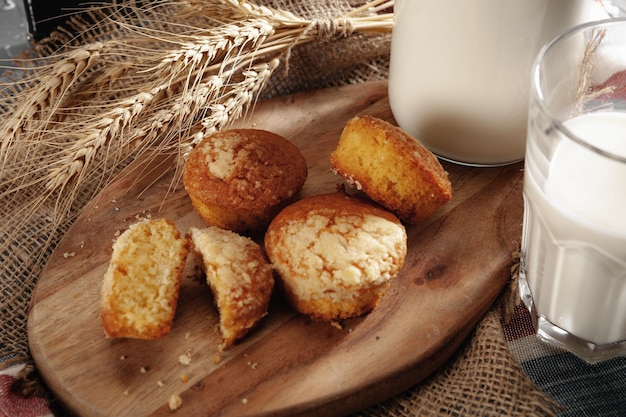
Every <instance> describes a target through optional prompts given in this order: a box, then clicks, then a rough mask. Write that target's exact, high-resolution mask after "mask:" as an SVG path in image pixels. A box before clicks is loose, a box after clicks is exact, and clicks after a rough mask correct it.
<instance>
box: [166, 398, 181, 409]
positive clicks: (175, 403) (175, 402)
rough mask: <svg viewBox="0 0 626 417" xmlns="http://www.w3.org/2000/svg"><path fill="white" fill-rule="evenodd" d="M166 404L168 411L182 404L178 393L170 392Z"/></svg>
mask: <svg viewBox="0 0 626 417" xmlns="http://www.w3.org/2000/svg"><path fill="white" fill-rule="evenodd" d="M168 405H169V406H170V411H176V410H178V409H179V408H180V407H181V406H182V405H183V399H182V398H180V395H178V394H172V395H171V397H170V400H169V401H168Z"/></svg>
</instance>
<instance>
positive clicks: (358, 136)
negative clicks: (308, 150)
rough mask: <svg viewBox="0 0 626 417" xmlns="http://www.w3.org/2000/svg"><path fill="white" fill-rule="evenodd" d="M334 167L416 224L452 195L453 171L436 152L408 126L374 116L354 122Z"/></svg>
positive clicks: (336, 154)
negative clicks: (449, 174)
mask: <svg viewBox="0 0 626 417" xmlns="http://www.w3.org/2000/svg"><path fill="white" fill-rule="evenodd" d="M330 166H331V169H332V170H333V171H334V172H335V173H337V174H339V175H341V176H342V177H343V178H344V179H345V180H346V181H347V182H348V183H349V184H351V185H352V186H353V187H355V188H356V189H358V190H362V191H363V192H364V193H365V194H367V195H368V196H369V197H370V198H371V199H372V200H374V201H376V202H378V203H380V204H381V205H383V206H384V207H386V208H387V209H388V210H391V211H392V212H394V213H395V214H396V215H397V216H398V217H400V219H402V220H403V221H405V222H407V223H410V224H418V223H420V222H422V221H423V220H425V219H426V218H428V217H429V216H430V215H431V214H433V213H434V211H435V210H437V208H439V207H440V206H442V205H444V204H445V203H447V202H448V201H449V200H450V199H451V198H452V186H451V184H450V180H449V179H448V174H447V173H446V172H445V171H444V169H443V167H442V166H441V164H440V163H439V161H438V160H437V158H436V157H435V156H434V155H433V154H432V152H430V151H429V150H428V149H426V148H425V147H424V146H423V145H422V144H421V143H419V142H418V141H417V140H416V139H414V138H413V137H411V136H409V135H408V134H407V133H406V132H405V131H404V130H402V129H400V128H399V127H397V126H394V125H392V124H391V123H388V122H386V121H384V120H381V119H378V118H375V117H372V116H363V117H355V118H353V119H351V120H350V121H348V123H347V124H346V126H345V128H344V130H343V132H342V134H341V138H340V140H339V144H338V145H337V148H336V149H335V150H334V151H333V152H332V153H331V156H330Z"/></svg>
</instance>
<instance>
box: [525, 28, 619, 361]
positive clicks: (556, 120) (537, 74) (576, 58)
mask: <svg viewBox="0 0 626 417" xmlns="http://www.w3.org/2000/svg"><path fill="white" fill-rule="evenodd" d="M531 78H532V81H531V89H530V105H529V115H528V120H529V123H528V137H527V143H526V159H525V171H524V203H525V215H524V226H523V240H522V263H521V273H520V292H521V295H522V299H523V301H524V303H525V304H526V305H527V306H528V307H529V309H531V311H532V312H533V313H534V315H535V317H536V319H537V335H538V336H539V338H540V339H542V340H544V341H547V342H549V343H552V344H556V345H559V346H561V347H564V348H566V349H568V350H569V351H571V352H573V353H575V354H576V355H578V356H579V357H581V358H582V359H584V360H586V361H587V362H590V363H593V362H597V361H601V360H604V359H608V358H612V357H616V356H621V355H625V354H626V19H623V18H620V19H612V20H605V21H601V22H596V23H591V24H586V25H582V26H579V27H577V28H575V29H573V30H571V31H569V32H566V33H565V34H563V35H561V36H559V37H557V38H556V39H555V40H553V41H552V42H550V43H549V44H548V45H546V46H545V47H544V48H543V49H542V51H541V52H540V53H539V55H538V57H537V60H536V61H535V64H534V67H533V69H532V73H531Z"/></svg>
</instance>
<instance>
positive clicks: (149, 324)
mask: <svg viewBox="0 0 626 417" xmlns="http://www.w3.org/2000/svg"><path fill="white" fill-rule="evenodd" d="M188 251H189V242H188V241H187V239H186V238H184V237H181V236H180V233H179V232H178V230H177V229H176V226H175V225H174V223H172V222H170V221H169V220H166V219H154V220H142V221H139V222H137V223H134V224H132V225H131V226H130V227H129V228H128V229H127V230H126V231H125V232H124V233H122V234H121V235H120V236H119V237H118V238H117V239H116V241H115V243H114V244H113V254H112V256H111V261H110V263H109V267H108V269H107V271H106V273H105V275H104V281H103V283H102V291H101V319H102V325H103V327H104V332H105V334H106V336H107V337H109V338H116V337H128V338H135V339H160V338H163V337H164V336H165V335H167V334H168V333H169V332H170V330H171V328H172V322H173V320H174V316H175V314H176V305H177V302H178V294H179V290H180V283H181V280H182V274H183V269H184V268H185V262H186V259H187V253H188Z"/></svg>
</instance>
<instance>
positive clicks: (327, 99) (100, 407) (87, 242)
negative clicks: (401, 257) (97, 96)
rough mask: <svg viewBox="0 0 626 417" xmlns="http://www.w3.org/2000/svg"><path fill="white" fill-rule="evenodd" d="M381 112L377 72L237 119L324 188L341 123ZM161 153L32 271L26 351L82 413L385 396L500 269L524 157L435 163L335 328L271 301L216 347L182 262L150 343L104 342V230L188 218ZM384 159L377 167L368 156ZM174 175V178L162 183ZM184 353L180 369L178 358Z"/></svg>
mask: <svg viewBox="0 0 626 417" xmlns="http://www.w3.org/2000/svg"><path fill="white" fill-rule="evenodd" d="M357 114H370V115H373V116H376V117H380V118H383V119H386V120H390V121H393V117H392V114H391V111H390V109H389V103H388V100H387V84H386V83H385V82H375V83H368V84H361V85H355V86H348V87H342V88H333V89H328V90H322V91H315V92H310V93H303V94H297V95H293V96H288V97H282V98H277V99H274V100H271V101H268V102H264V103H259V104H258V105H257V106H256V108H255V110H254V112H253V114H251V115H250V116H249V117H248V118H247V119H246V120H245V121H242V122H240V123H239V125H240V126H249V127H256V128H263V129H267V130H271V131H273V132H276V133H278V134H281V135H284V136H285V137H287V138H289V139H290V140H292V141H293V142H294V143H295V144H296V145H297V146H299V148H300V149H301V150H302V152H303V153H304V155H305V156H306V158H307V161H308V168H309V176H308V179H307V182H306V184H305V186H304V189H303V192H302V195H303V196H306V195H313V194H318V193H322V192H330V191H334V190H335V189H336V187H337V184H340V183H342V181H341V179H340V178H339V177H337V176H335V175H333V174H332V172H330V169H329V162H328V158H329V154H330V152H331V151H332V149H334V146H335V145H336V143H337V141H338V139H339V135H340V133H341V130H342V129H343V126H344V125H345V123H346V121H347V120H348V119H349V118H351V117H353V116H355V115H357ZM171 166H172V165H171V161H169V160H168V159H167V158H157V159H145V160H143V161H136V162H135V163H134V164H132V165H131V166H129V167H128V168H127V169H126V170H125V171H124V172H123V173H122V174H121V175H120V176H119V177H118V178H117V179H116V180H115V181H114V182H113V183H112V184H111V185H110V186H108V187H107V188H106V189H105V190H104V191H103V192H102V193H101V194H100V195H99V197H98V198H96V199H94V201H92V202H91V203H90V204H89V206H88V207H87V208H86V209H85V211H84V213H83V214H82V215H81V216H80V218H79V219H78V220H77V221H76V222H75V224H74V226H73V227H72V228H71V229H70V231H69V232H68V233H67V235H66V236H65V238H64V239H63V240H62V242H61V243H60V245H59V246H58V248H57V250H56V251H55V253H54V254H53V255H52V257H51V258H50V261H49V263H48V265H47V267H46V268H45V270H44V272H43V274H42V275H41V278H40V280H39V282H38V285H37V287H36V290H35V292H34V294H33V298H32V305H31V310H30V315H29V322H28V335H29V343H30V347H31V350H32V355H33V358H34V360H35V362H36V365H37V366H38V369H39V371H40V372H41V374H42V375H43V377H44V379H45V381H46V383H47V384H48V385H49V387H50V388H51V389H52V391H53V392H54V393H55V394H56V395H57V396H58V398H59V399H60V401H61V402H62V403H63V404H64V405H65V406H66V407H67V408H68V409H69V410H71V411H73V412H74V413H76V414H77V415H80V416H116V417H118V416H133V417H139V416H166V415H167V416H169V415H172V413H171V411H170V410H169V407H168V400H169V398H170V397H171V396H172V395H174V394H177V395H180V397H181V398H182V400H183V404H182V406H181V408H180V409H179V410H177V411H176V413H175V415H177V416H268V415H272V416H294V415H303V416H305V415H306V416H333V415H345V414H347V413H350V412H354V411H356V410H359V409H362V408H365V407H367V406H369V405H372V404H374V403H377V402H380V401H383V400H385V399H387V398H390V397H392V396H394V395H396V394H398V393H400V392H402V391H403V390H406V389H407V388H409V387H411V386H413V385H415V384H417V383H419V382H420V381H422V380H423V379H424V378H426V377H427V376H428V375H429V374H431V373H432V372H433V371H434V370H435V369H437V368H438V367H439V366H441V365H442V364H443V363H444V362H445V361H446V359H448V358H449V357H450V355H452V354H453V353H454V352H455V351H456V350H457V348H458V347H459V346H460V344H461V343H462V342H463V341H464V340H465V339H466V338H467V336H468V335H469V334H470V333H471V331H472V329H473V328H474V327H475V325H476V324H477V322H478V321H479V320H480V318H481V317H482V316H483V314H484V313H485V312H486V311H487V310H488V308H489V307H490V305H491V304H492V303H493V301H494V300H495V299H496V298H497V296H498V294H499V293H500V292H501V290H502V288H503V287H504V285H505V284H506V282H507V281H508V280H509V278H510V277H509V274H510V272H509V269H510V266H511V264H512V262H513V255H512V253H513V252H514V251H515V250H516V249H517V246H518V242H519V239H520V236H521V223H522V213H523V205H522V196H521V189H522V165H521V164H515V165H510V166H506V167H497V168H470V167H463V166H458V165H454V164H448V163H444V167H445V168H446V169H447V170H448V171H449V173H450V178H451V180H452V184H453V189H454V197H453V199H452V201H450V202H449V203H448V204H447V205H446V206H444V207H443V208H441V209H440V210H439V211H438V212H437V213H435V215H433V216H432V217H431V218H430V219H429V220H428V221H426V222H425V223H423V224H421V225H419V226H417V227H414V226H411V227H408V228H407V232H408V236H409V242H408V244H409V251H408V255H407V258H406V262H405V265H404V267H403V269H402V271H401V273H400V274H399V276H398V277H397V278H396V279H395V280H394V281H393V283H392V285H391V287H390V289H389V291H388V292H387V293H386V294H385V296H384V298H383V300H382V302H381V304H380V305H379V307H378V308H377V309H376V310H375V311H374V312H372V313H371V314H369V315H367V316H365V317H362V318H358V319H353V320H347V321H345V322H343V323H342V326H341V327H339V326H333V325H331V324H328V323H318V322H311V321H310V320H308V319H307V318H306V317H304V316H302V315H300V314H298V313H296V312H294V311H293V310H292V309H291V308H290V307H289V306H287V305H286V304H285V303H284V301H283V299H282V298H281V296H280V295H279V294H276V295H275V296H274V298H273V299H272V303H271V307H270V312H269V315H268V316H267V317H266V318H265V319H264V320H263V321H262V323H261V325H260V327H258V328H257V329H256V330H255V331H254V332H253V333H252V334H250V335H249V336H248V337H246V338H245V339H244V340H243V341H241V343H239V344H237V345H236V346H234V347H232V348H230V349H229V350H227V351H225V352H220V351H219V350H218V344H219V335H218V334H217V331H216V325H217V323H218V316H217V311H216V310H215V307H214V306H213V303H212V298H211V294H210V291H209V290H208V288H207V286H206V284H205V283H204V282H202V280H200V279H198V277H197V276H194V264H195V260H194V259H193V257H190V259H189V262H188V265H187V270H186V276H185V278H184V279H183V284H182V288H181V294H180V299H179V306H178V311H177V316H176V319H175V322H174V328H173V330H172V332H171V333H170V334H169V335H168V336H167V337H166V338H164V339H163V340H159V341H141V340H125V339H118V340H108V339H106V338H105V337H104V333H103V330H102V326H101V323H100V315H99V292H100V287H101V283H102V276H103V274H104V272H105V270H106V268H107V265H108V261H109V259H110V256H111V244H112V242H113V240H114V239H115V236H116V234H118V233H119V232H121V231H123V230H125V229H126V228H127V227H128V225H129V224H131V223H133V222H134V221H136V219H138V218H143V217H149V216H151V217H164V218H168V219H171V220H173V221H175V222H176V224H177V226H178V227H179V229H180V230H181V232H183V233H184V232H186V230H187V229H188V228H189V227H190V226H192V225H202V224H203V223H202V221H201V220H200V219H199V218H198V217H197V216H196V214H195V213H194V211H193V209H192V207H191V204H190V202H189V199H188V196H187V195H186V193H185V191H184V189H183V188H182V186H181V184H180V183H178V184H173V180H172V179H173V178H174V172H173V170H172V169H171ZM381 169H384V167H381ZM172 184H173V186H172ZM184 354H189V355H190V356H191V362H190V363H189V364H188V365H183V364H181V363H180V362H179V357H180V356H181V355H184Z"/></svg>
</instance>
